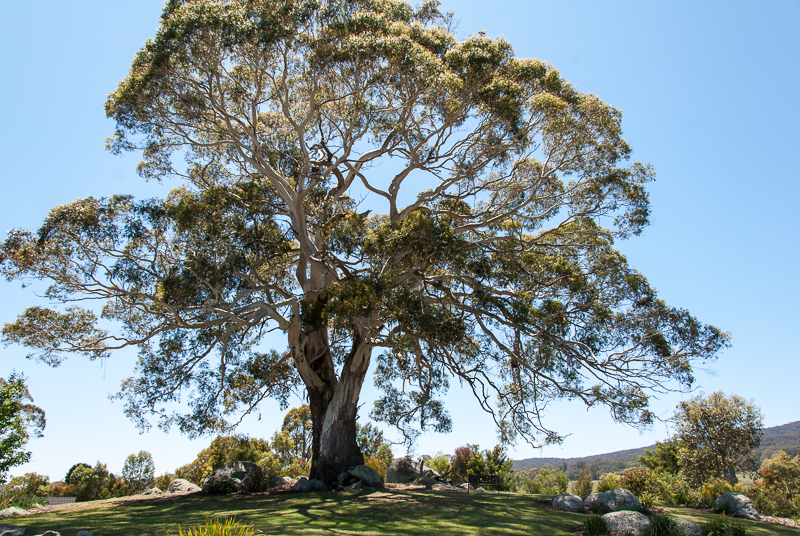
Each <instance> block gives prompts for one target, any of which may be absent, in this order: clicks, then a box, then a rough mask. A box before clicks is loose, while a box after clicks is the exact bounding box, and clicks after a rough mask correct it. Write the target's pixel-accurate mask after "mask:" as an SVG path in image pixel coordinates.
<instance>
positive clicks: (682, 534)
mask: <svg viewBox="0 0 800 536" xmlns="http://www.w3.org/2000/svg"><path fill="white" fill-rule="evenodd" d="M644 534H645V536H686V529H684V528H683V527H682V526H681V525H680V524H679V523H678V522H677V521H675V518H674V517H671V516H651V517H650V524H649V525H648V526H647V528H646V529H645V531H644Z"/></svg>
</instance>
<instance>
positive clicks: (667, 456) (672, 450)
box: [639, 438, 680, 475]
mask: <svg viewBox="0 0 800 536" xmlns="http://www.w3.org/2000/svg"><path fill="white" fill-rule="evenodd" d="M639 463H641V464H642V465H644V466H645V467H647V468H649V469H651V470H652V471H655V472H658V473H669V474H673V475H677V474H678V473H679V472H680V444H679V442H678V440H677V439H675V438H672V439H669V440H667V441H664V442H663V443H662V442H661V441H656V449H655V450H650V449H644V454H643V455H641V456H639Z"/></svg>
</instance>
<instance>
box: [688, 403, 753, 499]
mask: <svg viewBox="0 0 800 536" xmlns="http://www.w3.org/2000/svg"><path fill="white" fill-rule="evenodd" d="M763 420H764V417H763V416H762V415H761V412H760V411H759V410H758V408H757V407H756V406H755V405H754V404H753V403H752V402H747V401H746V400H745V399H744V398H742V397H740V396H737V395H732V396H725V395H724V394H723V393H722V392H715V393H712V394H711V395H710V396H709V397H707V398H704V397H702V396H697V397H695V398H692V399H691V400H689V401H687V402H682V403H681V404H680V405H679V406H678V411H677V412H676V414H675V422H676V424H677V427H678V433H677V440H678V441H679V442H680V449H679V452H680V455H679V457H680V465H681V467H683V472H684V475H685V476H686V478H687V480H689V482H691V483H692V484H694V485H699V484H702V483H703V482H705V481H706V480H709V479H711V478H723V479H726V480H728V482H730V483H735V482H736V475H735V472H734V471H735V469H737V468H744V469H755V467H756V465H755V463H756V460H755V458H754V457H753V455H752V453H753V449H755V448H756V447H758V445H759V444H760V443H761V436H762V434H763V427H764V426H763Z"/></svg>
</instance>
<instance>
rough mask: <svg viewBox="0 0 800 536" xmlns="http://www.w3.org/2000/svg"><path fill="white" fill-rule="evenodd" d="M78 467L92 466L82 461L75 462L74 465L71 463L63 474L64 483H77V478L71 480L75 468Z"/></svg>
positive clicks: (88, 467)
mask: <svg viewBox="0 0 800 536" xmlns="http://www.w3.org/2000/svg"><path fill="white" fill-rule="evenodd" d="M79 467H85V468H87V469H91V468H92V466H91V465H89V464H88V463H83V462H78V463H76V464H75V465H73V466H72V467H70V468H69V469H68V470H67V474H66V475H65V476H64V483H66V484H76V483H77V480H72V475H73V474H74V473H75V470H76V469H78V468H79Z"/></svg>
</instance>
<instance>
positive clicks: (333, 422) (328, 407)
mask: <svg viewBox="0 0 800 536" xmlns="http://www.w3.org/2000/svg"><path fill="white" fill-rule="evenodd" d="M304 327H306V326H304ZM364 332H365V330H364V329H363V328H360V327H358V325H357V323H356V322H354V329H353V346H352V349H351V351H350V352H349V354H348V355H347V357H346V358H345V360H344V364H343V366H342V371H341V374H340V377H339V378H337V376H336V370H335V367H334V363H333V359H332V356H331V352H330V345H329V342H328V334H327V328H326V327H325V326H314V327H311V328H310V329H309V328H308V327H306V329H304V330H302V332H300V333H298V335H299V336H298V337H297V339H296V341H297V344H292V350H293V354H294V360H295V366H296V367H297V369H298V371H299V372H300V376H301V377H302V379H303V382H304V383H305V385H306V389H307V391H308V400H309V408H310V410H311V422H312V424H313V440H312V449H311V452H312V455H311V478H317V479H319V480H322V481H323V482H325V484H327V485H329V486H334V485H336V483H337V480H338V477H339V474H341V473H342V472H344V471H346V470H347V469H349V468H350V467H353V466H354V465H362V464H363V463H364V456H363V455H362V454H361V449H360V448H359V446H358V441H357V439H356V413H357V411H358V398H359V395H360V393H361V386H362V385H363V383H364V377H365V376H366V373H367V369H368V368H369V360H370V355H371V350H372V349H371V347H370V345H369V344H368V343H367V342H366V337H365V336H364V335H365V333H364ZM290 341H291V336H290Z"/></svg>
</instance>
